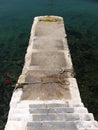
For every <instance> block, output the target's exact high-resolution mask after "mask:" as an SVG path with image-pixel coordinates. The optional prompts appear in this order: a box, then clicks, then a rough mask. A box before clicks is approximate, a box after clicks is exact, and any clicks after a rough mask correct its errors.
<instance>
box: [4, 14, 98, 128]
mask: <svg viewBox="0 0 98 130" xmlns="http://www.w3.org/2000/svg"><path fill="white" fill-rule="evenodd" d="M5 130H98V122H97V121H95V120H94V117H93V114H92V113H88V110H87V108H85V107H84V105H83V103H82V102H81V98H80V93H79V90H78V86H77V81H76V79H75V78H74V73H73V65H72V62H71V56H70V52H69V49H68V44H67V39H66V33H65V29H64V23H63V19H62V18H61V17H57V16H41V17H36V18H35V20H34V23H33V26H32V30H31V36H30V41H29V46H28V49H27V53H26V56H25V64H24V67H23V71H22V74H21V75H20V77H19V80H18V83H17V85H16V88H15V91H14V92H13V95H12V99H11V102H10V111H9V115H8V121H7V124H6V126H5Z"/></svg>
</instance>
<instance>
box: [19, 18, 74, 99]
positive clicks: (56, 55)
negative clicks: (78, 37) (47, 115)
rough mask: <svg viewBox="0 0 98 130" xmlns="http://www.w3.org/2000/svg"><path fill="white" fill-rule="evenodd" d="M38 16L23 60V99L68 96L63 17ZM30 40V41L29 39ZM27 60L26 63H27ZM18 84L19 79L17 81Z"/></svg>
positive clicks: (68, 64)
mask: <svg viewBox="0 0 98 130" xmlns="http://www.w3.org/2000/svg"><path fill="white" fill-rule="evenodd" d="M50 19H51V21H49V18H46V19H43V18H41V17H39V19H37V23H36V25H35V29H34V30H33V31H34V33H33V32H31V38H30V43H29V48H28V51H27V55H26V63H25V66H24V70H27V71H26V73H25V74H24V72H23V73H22V76H25V79H24V81H23V82H22V83H27V84H26V85H23V95H22V100H35V99H37V100H38V99H39V100H53V99H55V100H57V99H58V100H59V99H70V98H71V95H70V90H69V85H70V82H69V80H68V78H70V77H72V78H73V76H72V75H71V74H72V71H73V67H72V63H71V59H70V54H69V49H68V46H67V39H66V38H65V37H66V34H65V30H64V24H63V19H62V18H55V19H56V21H52V20H53V19H54V18H53V17H52V18H50ZM31 39H33V40H31ZM28 60H29V64H28ZM18 82H19V83H21V81H20V80H19V81H18Z"/></svg>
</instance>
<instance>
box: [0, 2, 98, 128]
mask: <svg viewBox="0 0 98 130" xmlns="http://www.w3.org/2000/svg"><path fill="white" fill-rule="evenodd" d="M40 15H58V16H62V17H63V18H64V22H65V28H66V30H67V34H68V43H69V47H70V50H71V54H72V58H73V63H74V68H75V72H76V78H77V80H78V84H79V88H80V92H81V96H82V99H83V102H84V103H85V105H86V106H87V107H88V108H89V111H90V112H93V113H94V114H95V117H96V119H97V120H98V95H97V92H98V2H96V0H28V1H27V0H0V79H1V81H0V102H1V103H0V104H1V105H0V115H1V119H0V130H3V127H4V125H5V122H6V117H7V112H8V104H9V100H10V97H11V93H12V88H11V85H12V84H14V83H15V82H16V81H17V78H18V76H19V75H20V73H21V69H22V66H23V63H24V55H25V51H26V48H27V45H28V41H29V36H30V35H29V34H30V30H31V26H32V22H33V18H34V17H35V16H40ZM6 71H9V72H10V73H11V75H12V76H13V77H14V78H12V79H11V80H12V84H11V85H7V84H6V83H5V80H6V79H7V78H9V77H5V75H4V73H5V72H6Z"/></svg>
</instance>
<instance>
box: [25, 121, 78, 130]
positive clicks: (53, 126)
mask: <svg viewBox="0 0 98 130" xmlns="http://www.w3.org/2000/svg"><path fill="white" fill-rule="evenodd" d="M26 130H76V126H75V124H74V122H44V123H35V122H29V123H28V124H27V129H26Z"/></svg>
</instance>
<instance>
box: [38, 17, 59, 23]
mask: <svg viewBox="0 0 98 130" xmlns="http://www.w3.org/2000/svg"><path fill="white" fill-rule="evenodd" d="M40 21H44V22H57V21H60V19H59V18H54V17H44V18H42V19H41V20H40Z"/></svg>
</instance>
